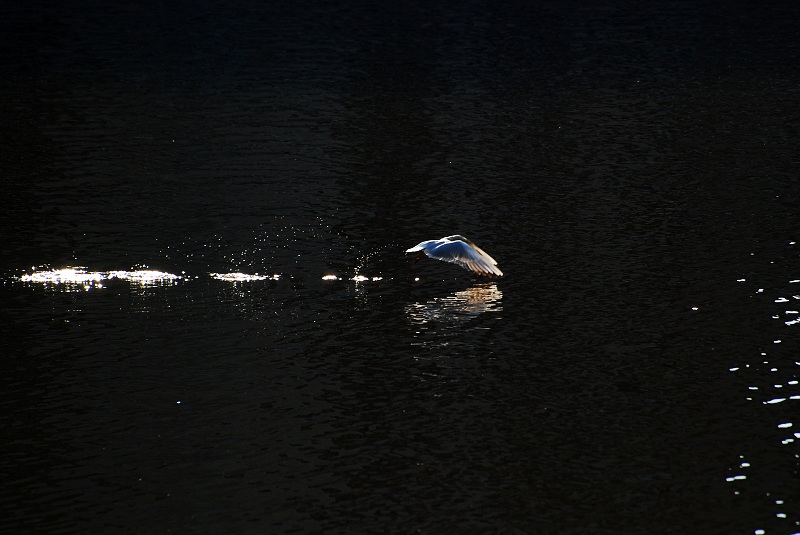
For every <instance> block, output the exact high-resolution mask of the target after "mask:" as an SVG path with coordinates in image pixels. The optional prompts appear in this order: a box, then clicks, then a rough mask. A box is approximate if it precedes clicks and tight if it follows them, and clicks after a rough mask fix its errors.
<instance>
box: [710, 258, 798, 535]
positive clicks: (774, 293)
mask: <svg viewBox="0 0 800 535" xmlns="http://www.w3.org/2000/svg"><path fill="white" fill-rule="evenodd" d="M795 245H796V243H795V242H789V247H788V251H789V252H793V251H794V246H795ZM792 256H793V257H794V255H792ZM774 264H775V261H774V260H772V261H770V262H769V265H770V266H772V265H774ZM781 278H783V279H784V280H785V281H786V282H774V281H775V280H778V281H779V280H780V279H781ZM787 279H788V280H787ZM767 281H769V282H767ZM736 282H737V283H738V284H740V285H743V286H744V287H745V288H747V293H748V294H749V295H748V297H749V298H750V299H753V300H755V301H754V302H756V303H758V304H760V305H763V306H764V308H759V310H765V311H766V312H767V314H769V319H770V320H771V323H767V322H765V325H766V327H765V328H764V329H762V332H763V340H762V342H761V343H760V348H759V350H758V351H757V352H755V353H754V354H753V355H752V356H751V357H749V358H745V360H744V362H740V363H737V364H736V365H735V366H731V367H730V368H729V369H728V371H729V372H730V373H731V374H734V375H735V376H736V377H738V378H739V379H742V380H743V382H744V385H745V388H746V391H745V392H744V393H743V395H744V398H745V399H746V400H747V401H748V402H752V403H755V404H757V405H758V407H759V409H758V410H759V413H760V414H761V418H762V420H763V421H764V422H766V423H767V427H771V428H773V429H776V432H775V434H774V435H772V434H770V435H769V436H768V437H764V438H766V439H769V440H771V441H772V446H776V447H778V448H781V449H782V448H789V450H788V451H787V453H788V454H789V455H788V456H787V457H785V458H784V461H783V463H784V465H783V467H782V468H781V470H782V471H783V472H785V473H787V474H788V473H796V472H797V469H798V468H799V467H800V450H798V449H797V445H798V443H800V432H797V431H796V429H795V420H796V414H797V410H798V408H800V405H798V403H799V402H800V380H798V378H799V377H800V354H798V353H797V352H796V345H795V344H792V341H793V340H795V339H796V338H797V335H798V333H799V332H800V331H797V329H798V328H800V327H798V324H800V280H799V279H797V278H793V277H791V276H790V277H786V272H785V271H782V272H781V273H780V274H775V278H774V279H771V280H770V279H769V278H767V277H764V276H763V275H761V276H759V277H757V278H756V277H753V276H745V277H741V278H738V279H737V280H736ZM763 319H766V318H763ZM778 444H779V445H778ZM775 469H776V466H775V459H774V458H765V457H763V453H760V452H755V451H748V450H743V451H742V452H741V455H740V456H739V462H738V465H736V466H731V467H729V468H728V474H727V475H726V477H725V481H727V482H728V483H731V484H732V485H733V489H734V494H736V495H740V496H745V495H747V496H751V497H752V496H757V495H758V494H762V493H763V494H766V495H767V496H770V502H771V503H773V504H774V505H773V510H772V511H771V512H768V513H767V515H766V516H764V517H763V518H762V526H759V529H757V530H756V531H755V532H756V533H758V532H762V533H764V532H766V531H768V530H764V529H760V528H761V527H764V526H767V525H769V522H770V521H771V520H769V517H770V516H773V517H774V518H776V519H780V521H788V522H789V523H790V524H791V525H793V526H795V528H794V530H793V531H791V532H793V533H797V532H798V531H797V526H800V515H797V514H796V513H795V514H791V513H789V511H795V512H796V511H797V510H798V504H797V503H796V501H795V500H793V499H791V497H790V496H789V497H787V496H786V495H785V491H782V485H781V483H779V482H777V481H770V478H769V477H766V478H763V477H762V478H759V477H756V476H758V475H762V474H768V473H770V472H773V471H774V470H775ZM751 499H752V498H751ZM790 529H791V528H790Z"/></svg>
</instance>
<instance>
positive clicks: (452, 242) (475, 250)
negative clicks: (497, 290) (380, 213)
mask: <svg viewBox="0 0 800 535" xmlns="http://www.w3.org/2000/svg"><path fill="white" fill-rule="evenodd" d="M416 252H419V254H418V255H417V256H416V258H414V260H412V262H413V263H414V264H416V263H417V262H419V261H420V259H422V257H423V256H424V255H428V256H429V257H431V258H435V259H436V260H444V261H445V262H451V263H453V264H458V265H459V266H461V267H462V268H464V269H468V270H470V271H473V272H474V273H477V274H478V275H485V276H487V277H491V276H492V275H495V276H497V277H502V276H503V272H502V271H500V269H499V268H498V267H497V262H496V261H495V259H494V258H492V257H491V256H489V255H488V254H486V253H485V252H484V251H483V249H481V248H480V247H478V246H477V245H475V244H474V243H472V242H471V241H469V240H468V239H466V238H465V237H464V236H460V235H458V234H456V235H454V236H446V237H444V238H442V239H441V240H428V241H424V242H422V243H420V244H417V245H415V246H414V247H412V248H411V249H407V250H406V253H416Z"/></svg>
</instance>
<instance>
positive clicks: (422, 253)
mask: <svg viewBox="0 0 800 535" xmlns="http://www.w3.org/2000/svg"><path fill="white" fill-rule="evenodd" d="M423 256H425V251H422V252H420V253H419V254H418V255H417V256H415V257H414V259H413V260H412V261H411V263H412V264H416V263H417V262H419V261H420V260H422V257H423Z"/></svg>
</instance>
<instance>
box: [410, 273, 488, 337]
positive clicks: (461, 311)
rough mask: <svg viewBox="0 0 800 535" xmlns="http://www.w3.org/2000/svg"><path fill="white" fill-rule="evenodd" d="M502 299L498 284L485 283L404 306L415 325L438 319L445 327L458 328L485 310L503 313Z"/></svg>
mask: <svg viewBox="0 0 800 535" xmlns="http://www.w3.org/2000/svg"><path fill="white" fill-rule="evenodd" d="M502 298H503V292H501V291H500V289H499V288H498V287H497V283H493V282H484V283H479V284H474V285H473V286H470V287H469V288H467V289H466V290H461V291H458V292H454V293H452V294H450V295H448V296H446V297H434V298H433V299H429V300H427V301H424V302H417V303H412V304H409V305H407V306H406V307H405V313H406V315H407V316H408V319H409V321H411V323H413V324H415V325H419V326H423V325H426V324H428V323H432V322H435V323H438V324H443V325H445V326H446V327H457V326H460V325H463V324H464V323H467V322H468V321H470V320H472V319H474V318H476V317H477V316H479V315H481V314H483V313H485V312H500V311H501V310H503V307H502V305H501V303H502Z"/></svg>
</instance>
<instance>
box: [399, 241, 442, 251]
mask: <svg viewBox="0 0 800 535" xmlns="http://www.w3.org/2000/svg"><path fill="white" fill-rule="evenodd" d="M435 241H436V240H428V241H424V242H421V243H418V244H416V245H415V246H414V247H412V248H411V249H406V253H416V252H419V251H421V250H423V249H425V247H426V246H427V245H428V244H430V243H433V242H435Z"/></svg>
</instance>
